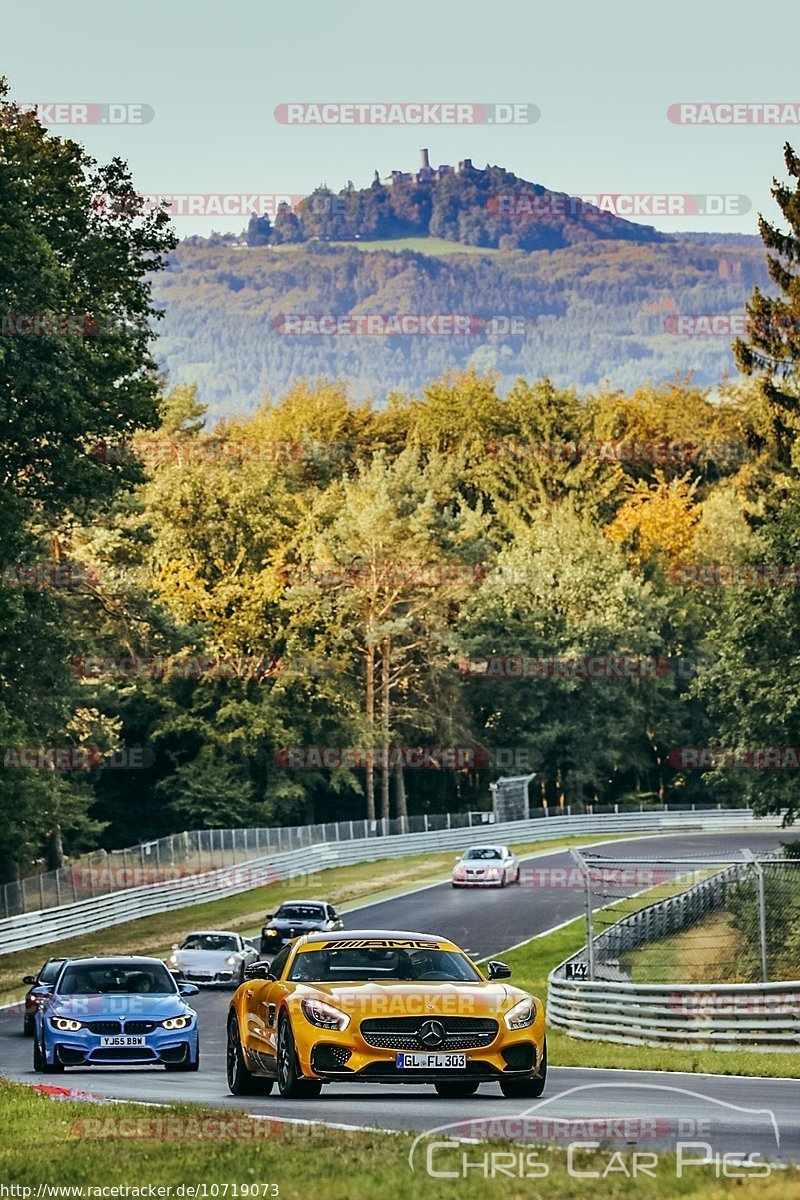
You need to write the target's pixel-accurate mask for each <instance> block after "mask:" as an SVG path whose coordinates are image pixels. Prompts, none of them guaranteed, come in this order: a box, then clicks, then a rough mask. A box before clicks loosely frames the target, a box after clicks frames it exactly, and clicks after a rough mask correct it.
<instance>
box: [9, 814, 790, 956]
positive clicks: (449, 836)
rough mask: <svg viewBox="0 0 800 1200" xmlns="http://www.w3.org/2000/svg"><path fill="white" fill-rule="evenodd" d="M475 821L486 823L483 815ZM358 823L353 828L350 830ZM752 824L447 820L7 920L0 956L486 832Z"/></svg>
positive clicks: (771, 824) (677, 819) (623, 818)
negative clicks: (439, 824)
mask: <svg viewBox="0 0 800 1200" xmlns="http://www.w3.org/2000/svg"><path fill="white" fill-rule="evenodd" d="M481 815H482V816H484V815H485V816H487V817H489V816H490V815H491V814H481ZM461 816H462V817H466V816H467V814H461ZM360 824H361V823H360V822H356V823H355V825H356V827H357V826H358V825H360ZM755 824H756V821H755V818H754V817H753V814H752V813H751V812H750V811H749V810H747V809H732V810H727V811H726V810H716V809H713V810H709V811H698V812H696V813H692V812H671V813H665V812H655V813H652V812H651V813H619V814H614V813H611V814H607V815H604V816H586V815H581V816H561V817H547V818H544V819H543V818H541V817H538V818H530V819H529V820H527V821H515V822H510V823H504V824H495V823H493V822H491V821H490V820H487V821H486V822H485V823H483V822H482V823H481V824H480V825H476V824H475V823H474V822H473V824H471V825H470V824H463V825H456V822H455V819H454V820H453V821H451V823H450V827H449V828H447V826H446V823H445V827H444V828H441V829H428V830H427V831H424V830H423V831H422V832H418V833H397V834H387V835H386V836H375V835H373V836H368V837H354V838H353V839H352V840H351V839H346V840H343V839H340V840H338V841H332V842H331V841H322V842H319V843H318V844H316V845H304V846H301V847H299V848H295V849H291V850H289V849H287V850H284V851H283V852H272V853H270V854H262V855H260V856H258V857H252V858H251V859H249V860H247V861H246V862H243V863H240V864H237V865H234V866H225V867H220V868H216V869H214V870H205V871H198V870H196V869H192V868H190V867H187V868H186V870H185V871H183V872H179V873H178V875H177V877H174V876H173V877H170V876H169V875H168V874H164V875H163V876H160V877H159V878H157V879H151V880H150V881H148V882H147V883H144V884H141V885H138V886H131V885H129V886H127V887H126V888H124V889H122V890H117V891H112V892H109V893H107V894H102V895H95V896H93V897H92V896H89V897H88V898H85V899H81V900H78V901H76V902H72V903H67V904H61V905H59V906H54V907H50V908H45V909H41V910H37V911H34V912H28V913H21V914H19V915H15V916H10V917H8V918H6V919H4V920H0V954H9V953H12V952H13V951H15V950H20V949H25V948H28V947H31V946H43V945H46V944H48V943H51V942H56V941H59V940H61V939H63V938H66V937H75V936H78V935H80V934H85V933H89V932H93V931H95V930H98V929H104V928H106V927H108V926H111V925H116V924H120V923H122V922H124V921H132V920H135V919H137V918H139V917H145V916H151V915H152V914H153V913H159V912H169V911H171V910H173V909H179V908H184V907H186V906H189V905H195V904H203V903H206V902H208V901H211V900H218V899H220V898H221V897H223V896H229V895H236V894H239V893H243V892H247V891H250V890H252V889H253V888H257V887H263V886H265V885H266V884H273V883H277V882H280V881H281V880H289V879H299V878H302V880H303V883H304V887H305V888H307V889H308V890H316V889H315V888H314V887H313V885H312V883H311V882H310V880H311V877H312V876H314V875H315V874H316V873H317V872H319V871H324V870H328V869H329V868H331V867H340V866H350V865H354V864H356V863H362V862H373V861H375V860H378V859H383V858H397V857H402V856H405V855H414V854H431V853H436V852H441V851H445V850H460V849H463V848H465V847H466V846H469V845H470V844H471V843H472V842H473V841H475V840H478V839H480V840H486V836H487V833H488V832H489V831H490V832H491V839H492V841H498V842H508V843H511V844H520V843H524V842H547V841H552V840H553V839H556V838H563V837H570V836H579V835H581V834H591V835H593V836H594V835H604V834H608V835H611V834H615V833H637V832H642V833H647V832H651V833H676V832H681V831H698V832H699V831H702V830H714V831H722V830H730V829H741V828H746V827H752V826H754V825H755ZM779 825H780V821H779V818H767V819H766V820H759V821H758V827H759V828H777V827H779ZM162 865H163V863H162Z"/></svg>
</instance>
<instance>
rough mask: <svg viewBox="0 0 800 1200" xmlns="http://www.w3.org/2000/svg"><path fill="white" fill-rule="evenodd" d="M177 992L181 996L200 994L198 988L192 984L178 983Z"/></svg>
mask: <svg viewBox="0 0 800 1200" xmlns="http://www.w3.org/2000/svg"><path fill="white" fill-rule="evenodd" d="M178 991H179V992H180V994H181V995H182V996H197V995H199V994H200V988H199V987H197V986H196V984H194V983H179V984H178Z"/></svg>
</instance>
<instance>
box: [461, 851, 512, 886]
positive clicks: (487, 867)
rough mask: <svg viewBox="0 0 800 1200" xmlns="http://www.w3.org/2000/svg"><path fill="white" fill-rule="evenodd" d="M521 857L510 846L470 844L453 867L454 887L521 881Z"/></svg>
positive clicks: (498, 884)
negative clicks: (514, 853) (513, 852)
mask: <svg viewBox="0 0 800 1200" xmlns="http://www.w3.org/2000/svg"><path fill="white" fill-rule="evenodd" d="M519 870H520V868H519V859H518V858H517V857H516V856H515V855H513V854H512V853H511V851H510V850H509V848H508V846H470V848H469V850H465V851H464V853H463V854H462V855H461V858H459V859H457V860H456V865H455V866H454V867H453V876H452V880H453V887H501V888H502V887H505V886H506V884H508V883H519Z"/></svg>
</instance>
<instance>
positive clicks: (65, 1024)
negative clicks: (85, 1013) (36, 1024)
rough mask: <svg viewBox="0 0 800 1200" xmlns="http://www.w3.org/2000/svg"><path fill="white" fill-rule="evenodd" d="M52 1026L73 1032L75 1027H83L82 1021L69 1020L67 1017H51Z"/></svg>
mask: <svg viewBox="0 0 800 1200" xmlns="http://www.w3.org/2000/svg"><path fill="white" fill-rule="evenodd" d="M53 1028H54V1029H64V1030H69V1031H70V1033H74V1032H75V1030H76V1029H83V1022H82V1021H71V1020H70V1019H69V1018H68V1017H53Z"/></svg>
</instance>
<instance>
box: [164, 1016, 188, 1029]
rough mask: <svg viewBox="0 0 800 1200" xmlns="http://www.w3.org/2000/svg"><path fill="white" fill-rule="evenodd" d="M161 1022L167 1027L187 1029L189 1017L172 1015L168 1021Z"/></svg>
mask: <svg viewBox="0 0 800 1200" xmlns="http://www.w3.org/2000/svg"><path fill="white" fill-rule="evenodd" d="M161 1024H162V1025H163V1026H164V1028H165V1029H185V1028H186V1026H187V1025H188V1024H189V1017H170V1018H169V1020H168V1021H162V1022H161Z"/></svg>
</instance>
